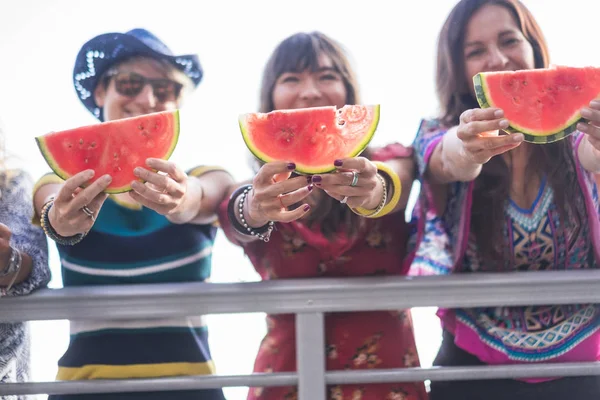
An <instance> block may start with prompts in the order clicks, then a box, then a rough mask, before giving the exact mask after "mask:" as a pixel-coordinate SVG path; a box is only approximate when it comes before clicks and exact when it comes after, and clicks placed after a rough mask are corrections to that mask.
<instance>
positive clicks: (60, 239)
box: [40, 198, 87, 246]
mask: <svg viewBox="0 0 600 400" xmlns="http://www.w3.org/2000/svg"><path fill="white" fill-rule="evenodd" d="M53 204H54V199H53V198H52V199H50V200H49V201H47V202H46V204H44V207H42V212H41V213H40V222H41V225H42V229H43V230H44V233H45V234H46V236H48V237H49V238H50V239H52V240H54V241H55V242H56V243H58V244H62V245H65V246H73V245H75V244H77V243H79V242H81V241H82V240H83V238H84V237H85V236H86V235H87V232H86V233H78V234H77V235H73V236H69V237H65V236H61V235H59V234H58V233H56V231H55V230H54V228H52V225H51V224H50V219H49V218H48V212H49V211H50V208H51V207H52V205H53Z"/></svg>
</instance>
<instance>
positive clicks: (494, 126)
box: [456, 108, 524, 164]
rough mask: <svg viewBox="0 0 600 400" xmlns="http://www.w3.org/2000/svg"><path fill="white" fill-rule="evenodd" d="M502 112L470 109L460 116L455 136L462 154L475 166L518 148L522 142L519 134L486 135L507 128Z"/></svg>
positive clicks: (487, 109)
mask: <svg viewBox="0 0 600 400" xmlns="http://www.w3.org/2000/svg"><path fill="white" fill-rule="evenodd" d="M503 117H504V112H503V111H502V110H500V109H497V108H486V109H478V108H477V109H471V110H467V111H465V112H463V113H462V114H461V116H460V124H459V125H458V128H457V131H456V136H457V137H458V138H459V139H460V141H461V144H462V154H464V156H465V157H466V158H467V159H468V160H469V161H470V162H473V163H475V164H485V163H486V162H488V161H489V160H490V159H491V158H492V157H494V156H497V155H499V154H502V153H505V152H507V151H509V150H512V149H514V148H515V147H518V146H519V145H520V144H521V143H522V142H523V139H524V137H523V135H522V134H520V133H517V134H511V135H498V136H495V135H487V134H486V133H487V132H490V131H495V130H502V129H505V128H507V127H508V121H507V120H506V119H504V118H503Z"/></svg>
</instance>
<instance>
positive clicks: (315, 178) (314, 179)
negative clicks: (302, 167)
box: [312, 175, 323, 183]
mask: <svg viewBox="0 0 600 400" xmlns="http://www.w3.org/2000/svg"><path fill="white" fill-rule="evenodd" d="M322 180H323V178H321V177H320V176H319V175H313V177H312V182H313V183H319V182H321V181H322Z"/></svg>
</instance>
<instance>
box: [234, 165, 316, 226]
mask: <svg viewBox="0 0 600 400" xmlns="http://www.w3.org/2000/svg"><path fill="white" fill-rule="evenodd" d="M295 168H296V164H294V163H288V162H284V161H274V162H270V163H266V164H265V165H263V166H262V167H261V168H260V170H259V171H258V173H257V174H256V176H255V177H254V180H253V182H252V191H251V192H250V193H249V195H248V199H247V200H246V202H245V204H246V207H247V210H246V211H245V212H244V214H245V216H246V219H247V221H248V223H249V224H250V226H253V227H259V226H263V225H265V224H267V223H268V222H269V221H278V222H291V221H295V220H297V219H299V218H301V217H303V216H304V215H305V214H306V213H307V212H308V211H309V210H310V206H309V205H308V204H303V205H302V206H300V207H298V208H296V209H294V210H291V211H288V210H287V207H289V206H291V205H292V204H296V203H298V202H300V201H302V200H303V199H305V198H306V197H307V196H308V195H309V194H310V193H311V191H312V189H313V185H310V184H309V183H310V181H309V179H307V177H306V176H296V177H293V178H290V176H291V173H292V171H293V170H294V169H295ZM275 177H277V178H279V179H275Z"/></svg>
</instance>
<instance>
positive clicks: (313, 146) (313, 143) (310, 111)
mask: <svg viewBox="0 0 600 400" xmlns="http://www.w3.org/2000/svg"><path fill="white" fill-rule="evenodd" d="M378 123H379V105H372V106H364V105H346V106H344V107H342V108H340V109H336V107H314V108H301V109H295V110H276V111H272V112H270V113H249V114H243V115H240V117H239V124H240V129H241V132H242V136H243V138H244V141H245V143H246V145H247V146H248V148H249V149H250V151H251V152H252V153H253V154H254V155H255V156H256V157H257V158H258V159H260V160H262V161H264V162H272V161H292V162H294V163H295V164H296V172H298V173H302V174H316V173H325V172H329V171H332V170H334V169H335V167H334V166H333V162H334V161H335V160H336V159H340V158H346V157H355V156H357V155H359V154H360V153H361V152H362V151H363V150H364V149H365V148H366V146H367V145H368V144H369V142H370V141H371V139H372V138H373V135H374V133H375V130H376V129H377V125H378Z"/></svg>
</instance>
